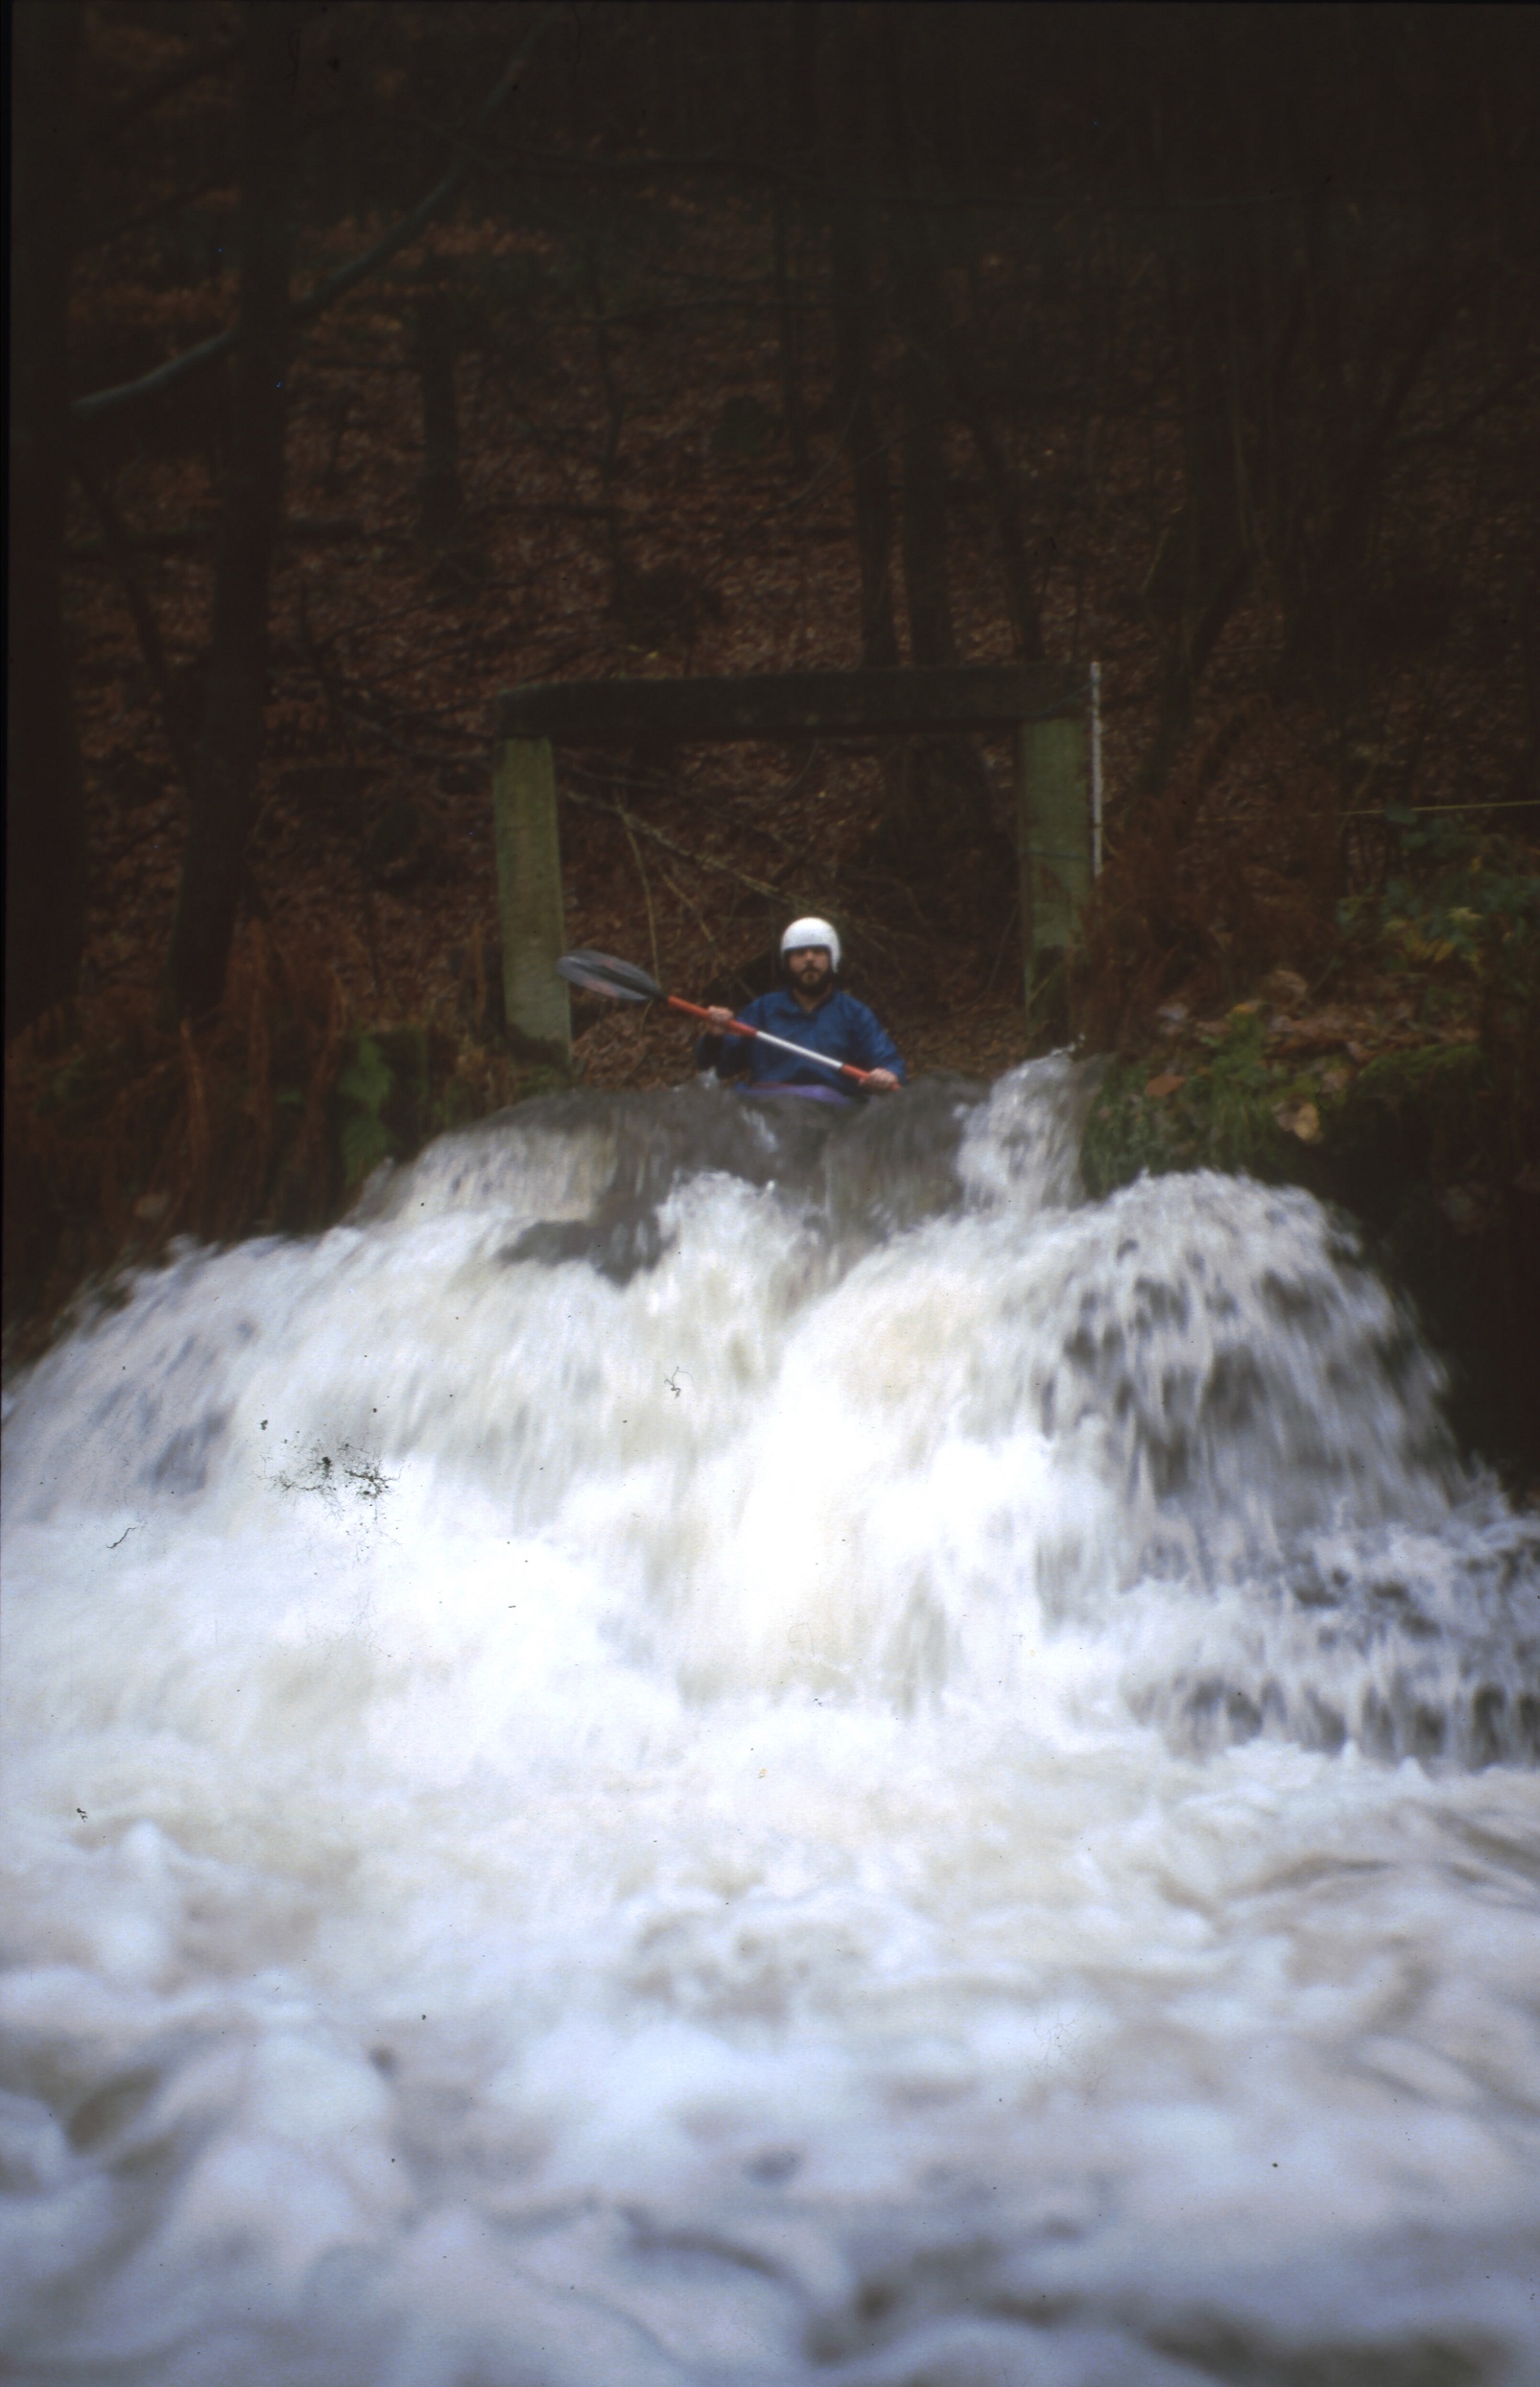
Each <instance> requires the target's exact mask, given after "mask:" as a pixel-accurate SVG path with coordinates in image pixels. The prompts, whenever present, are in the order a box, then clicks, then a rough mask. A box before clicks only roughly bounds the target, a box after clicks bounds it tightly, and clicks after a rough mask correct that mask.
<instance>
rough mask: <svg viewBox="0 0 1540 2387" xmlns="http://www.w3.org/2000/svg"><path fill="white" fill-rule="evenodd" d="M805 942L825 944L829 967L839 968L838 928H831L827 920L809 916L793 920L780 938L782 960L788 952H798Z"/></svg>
mask: <svg viewBox="0 0 1540 2387" xmlns="http://www.w3.org/2000/svg"><path fill="white" fill-rule="evenodd" d="M805 944H821V945H826V946H827V948H828V953H829V967H830V968H831V969H833V970H838V969H839V967H840V933H839V931H838V929H834V928H831V927H830V926H829V923H828V921H827V920H817V919H811V918H809V919H804V920H794V921H793V922H792V925H791V927H790V928H789V929H788V930H787V931H786V934H785V935H784V936H783V937H782V939H781V959H782V961H783V962H784V961H785V959H786V957H787V955H788V954H789V953H795V952H798V951H799V950H800V949H801V947H802V946H803V945H805Z"/></svg>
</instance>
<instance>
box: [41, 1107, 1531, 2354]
mask: <svg viewBox="0 0 1540 2387" xmlns="http://www.w3.org/2000/svg"><path fill="white" fill-rule="evenodd" d="M1088 1090H1089V1088H1088V1081H1087V1079H1086V1078H1085V1076H1084V1075H1083V1073H1081V1072H1078V1070H1077V1069H1076V1068H1074V1067H1073V1066H1072V1065H1071V1064H1069V1063H1068V1062H1063V1061H1053V1062H1036V1063H1031V1064H1029V1065H1028V1066H1027V1067H1025V1068H1023V1069H1019V1070H1016V1071H1014V1072H1013V1073H1011V1074H1010V1075H1009V1076H1008V1077H1007V1078H1005V1079H1003V1080H1002V1081H1001V1082H1000V1083H999V1084H998V1085H997V1086H994V1087H992V1088H985V1087H979V1086H967V1085H964V1084H961V1083H960V1082H945V1081H930V1082H925V1083H922V1084H921V1085H920V1086H917V1087H915V1088H914V1089H912V1091H911V1092H910V1093H908V1094H905V1095H904V1096H902V1097H898V1098H894V1099H893V1100H892V1101H890V1102H888V1103H887V1104H885V1105H881V1106H873V1107H872V1109H871V1110H869V1111H867V1112H865V1114H862V1115H858V1116H849V1117H844V1116H837V1117H834V1118H832V1119H831V1115H830V1113H829V1112H828V1111H827V1110H823V1109H822V1108H821V1107H818V1106H812V1105H809V1106H805V1107H804V1106H800V1105H797V1104H796V1103H794V1102H792V1101H788V1102H784V1103H782V1104H781V1105H779V1106H770V1105H769V1104H760V1105H756V1104H751V1103H748V1102H746V1101H743V1100H740V1099H739V1098H737V1097H735V1096H732V1095H728V1094H725V1093H720V1092H709V1091H706V1090H704V1089H698V1088H696V1087H691V1088H689V1089H687V1090H683V1091H681V1092H679V1093H677V1094H672V1095H658V1096H648V1097H631V1098H625V1099H610V1100H606V1099H604V1098H600V1097H594V1096H580V1095H572V1096H565V1097H561V1098H559V1099H557V1100H555V1101H552V1102H549V1103H545V1104H532V1105H530V1106H528V1107H526V1108H525V1109H524V1110H520V1111H518V1112H516V1113H510V1114H508V1115H506V1116H505V1117H504V1118H502V1119H500V1120H497V1121H493V1122H490V1123H488V1124H487V1125H486V1127H484V1128H482V1129H480V1130H477V1131H475V1132H472V1133H469V1134H462V1135H458V1136H453V1137H447V1138H445V1139H443V1140H442V1141H441V1142H439V1143H438V1144H437V1145H435V1146H434V1147H433V1148H432V1149H431V1150H430V1151H428V1152H427V1153H425V1154H424V1155H423V1156H422V1158H420V1159H419V1160H418V1161H416V1162H415V1164H414V1165H413V1166H412V1167H410V1168H407V1169H404V1170H401V1171H399V1172H397V1174H396V1175H395V1176H394V1177H393V1178H391V1179H390V1180H389V1182H382V1183H379V1184H377V1185H376V1186H375V1187H373V1188H372V1189H371V1192H370V1195H369V1197H368V1199H367V1203H366V1204H365V1205H363V1206H362V1207H361V1209H360V1211H359V1212H358V1213H357V1214H356V1215H355V1218H354V1219H353V1220H352V1221H351V1222H350V1223H349V1224H347V1225H346V1226H344V1227H341V1228H338V1229H335V1230H334V1231H333V1232H332V1233H330V1234H328V1235H326V1236H324V1237H323V1238H321V1239H320V1241H318V1242H314V1243H310V1244H290V1243H281V1242H260V1243H251V1244H248V1245H245V1246H243V1247H241V1248H239V1249H237V1250H234V1251H230V1252H226V1253H218V1254H214V1253H202V1252H197V1251H187V1252H185V1253H183V1254H182V1255H181V1256H180V1257H179V1258H178V1259H177V1261H176V1262H175V1264H174V1265H172V1266H170V1267H169V1268H166V1269H164V1270H162V1271H160V1272H158V1273H155V1274H152V1275H147V1276H145V1277H141V1278H140V1279H139V1280H138V1281H137V1283H136V1284H135V1285H134V1286H133V1288H132V1291H131V1298H130V1300H129V1301H127V1303H126V1304H125V1305H124V1306H122V1307H121V1308H119V1309H117V1310H115V1311H109V1312H105V1313H104V1314H102V1315H101V1316H100V1317H99V1318H97V1319H96V1320H95V1321H94V1323H92V1324H90V1325H88V1326H86V1327H84V1328H83V1329H82V1330H81V1331H79V1332H77V1333H76V1334H75V1335H74V1336H73V1337H72V1338H71V1339H70V1340H68V1341H67V1342H65V1343H63V1344H62V1345H61V1346H60V1347H59V1349H56V1350H55V1351H54V1352H53V1353H52V1354H51V1355H50V1356H49V1357H48V1358H47V1359H46V1360H45V1361H44V1362H42V1363H41V1364H40V1365H39V1366H38V1367H37V1368H36V1370H34V1371H33V1372H32V1373H31V1374H30V1376H28V1377H27V1378H26V1379H25V1380H23V1381H21V1382H20V1383H18V1384H17V1385H16V1386H14V1387H13V1388H12V1396H11V1400H10V1407H9V1414H8V1419H7V1426H6V1495H7V1497H6V1617H5V1623H6V1644H5V1678H4V1691H5V1768H6V1772H5V1806H6V1819H7V1820H6V1852H7V1859H8V1874H7V1882H6V1888H5V1894H4V1896H5V1913H4V1920H5V1936H6V1944H7V1956H8V1959H9V1962H10V1966H11V1969H10V1970H9V1972H8V1973H7V1974H6V1975H5V1977H4V1979H3V1980H0V2034H3V2040H4V2071H3V2081H4V2086H3V2089H0V2157H3V2160H4V2165H5V2171H6V2179H7V2189H8V2194H7V2200H6V2205H5V2210H4V2218H3V2221H0V2345H3V2347H4V2350H5V2352H6V2355H7V2356H8V2357H9V2368H7V2369H6V2375H7V2376H8V2377H10V2378H13V2379H19V2380H23V2381H28V2382H35V2383H36V2387H43V2382H44V2381H46V2382H48V2387H115V2383H117V2382H123V2383H124V2387H128V2383H129V2382H132V2387H152V2383H153V2387H161V2382H168V2383H174V2387H280V2383H281V2387H675V2383H683V2382H692V2383H700V2387H703V2383H705V2382H711V2383H712V2387H729V2383H730V2382H739V2381H741V2382H744V2383H745V2387H794V2382H799V2381H806V2380H810V2379H817V2380H825V2381H829V2382H832V2383H834V2387H856V2383H857V2382H860V2387H985V2382H988V2387H996V2383H997V2382H1000V2383H1009V2382H1018V2381H1020V2382H1023V2383H1025V2382H1052V2383H1053V2387H1145V2383H1146V2382H1153V2383H1155V2387H1158V2383H1159V2382H1169V2383H1170V2387H1177V2383H1178V2382H1181V2381H1184V2380H1185V2381H1189V2382H1196V2381H1198V2380H1214V2379H1223V2380H1236V2381H1241V2380H1245V2381H1257V2382H1267V2383H1268V2387H1272V2383H1277V2387H1306V2382H1315V2381H1319V2380H1328V2379H1329V2380H1331V2381H1334V2382H1341V2383H1342V2387H1346V2383H1347V2382H1349V2381H1359V2380H1364V2381H1368V2380H1372V2381H1374V2382H1376V2387H1392V2382H1402V2381H1404V2382H1406V2383H1407V2387H1433V2382H1434V2381H1438V2382H1446V2381H1447V2382H1460V2383H1461V2387H1463V2382H1468V2381H1478V2380H1483V2381H1484V2380H1490V2381H1493V2382H1499V2381H1501V2382H1504V2387H1506V2383H1507V2382H1513V2381H1520V2380H1534V2379H1536V2378H1540V2303H1536V2289H1535V2280H1536V2277H1537V2273H1540V2257H1537V2253H1536V2250H1537V2247H1540V2118H1537V2117H1540V1917H1537V1895H1536V1893H1537V1882H1540V1795H1537V1791H1540V1773H1537V1772H1536V1771H1535V1760H1536V1757H1537V1755H1540V1540H1537V1536H1536V1532H1535V1528H1534V1525H1533V1523H1532V1521H1527V1520H1525V1519H1524V1518H1522V1517H1518V1516H1514V1515H1512V1514H1511V1513H1509V1511H1508V1510H1507V1509H1506V1508H1505V1507H1504V1504H1503V1502H1502V1501H1501V1499H1500V1498H1499V1497H1498V1496H1497V1494H1496V1493H1495V1492H1493V1491H1492V1490H1491V1489H1490V1488H1489V1487H1486V1488H1483V1487H1482V1486H1481V1485H1480V1484H1478V1483H1475V1482H1473V1481H1472V1480H1470V1479H1469V1478H1468V1477H1467V1476H1466V1475H1464V1474H1463V1473H1462V1471H1461V1469H1460V1468H1459V1467H1458V1465H1457V1461H1456V1457H1455V1454H1454V1451H1453V1449H1452V1448H1451V1446H1450V1444H1449V1442H1448V1440H1447V1437H1446V1435H1445V1433H1444V1430H1443V1427H1442V1424H1441V1422H1440V1411H1439V1404H1438V1395H1439V1381H1438V1376H1437V1372H1436V1370H1435V1368H1434V1366H1433V1363H1432V1362H1431V1361H1430V1360H1429V1358H1428V1357H1427V1355H1426V1354H1425V1353H1424V1351H1423V1350H1422V1349H1421V1348H1420V1346H1419V1344H1418V1342H1417V1339H1416V1336H1415V1333H1414V1331H1413V1329H1412V1327H1411V1325H1410V1323H1409V1321H1408V1320H1407V1318H1406V1317H1405V1315H1404V1314H1403V1313H1402V1312H1401V1311H1400V1309H1399V1308H1398V1307H1397V1305H1396V1303H1395V1301H1393V1299H1392V1298H1391V1296H1390V1295H1389V1294H1388V1293H1387V1292H1386V1288H1385V1287H1384V1286H1383V1285H1382V1284H1381V1283H1380V1281H1379V1280H1378V1279H1377V1278H1376V1277H1374V1275H1373V1274H1372V1273H1371V1272H1370V1271H1368V1270H1367V1269H1366V1268H1365V1267H1364V1265H1363V1264H1362V1258H1361V1256H1360V1254H1359V1253H1358V1252H1357V1250H1356V1249H1355V1247H1354V1245H1353V1242H1352V1239H1351V1237H1350V1236H1349V1235H1348V1234H1347V1233H1346V1232H1345V1230H1344V1229H1342V1228H1341V1227H1340V1225H1339V1223H1337V1222H1334V1221H1333V1220H1331V1219H1329V1218H1328V1217H1327V1216H1326V1214H1325V1213H1324V1212H1322V1211H1321V1210H1320V1209H1319V1208H1318V1207H1317V1206H1316V1205H1315V1204H1314V1203H1313V1202H1312V1201H1311V1200H1310V1199H1309V1198H1308V1197H1306V1196H1305V1195H1303V1194H1300V1193H1296V1192H1287V1191H1282V1192H1280V1191H1275V1190H1271V1189H1268V1188H1265V1187H1262V1186H1258V1185H1255V1184H1252V1183H1249V1182H1240V1181H1232V1180H1227V1179H1221V1178H1217V1177H1193V1178H1168V1179H1165V1180H1162V1181H1159V1182H1148V1181H1145V1182H1140V1183H1138V1184H1136V1185H1133V1186H1131V1187H1129V1188H1127V1189H1126V1190H1125V1191H1124V1192H1123V1193H1121V1194H1118V1195H1116V1196H1114V1197H1113V1198H1112V1199H1111V1200H1109V1201H1106V1202H1104V1203H1101V1204H1096V1205H1093V1204H1087V1203H1085V1202H1084V1201H1083V1199H1082V1197H1081V1195H1080V1191H1079V1186H1078V1165H1077V1152H1078V1134H1079V1126H1080V1122H1081V1118H1082V1115H1083V1110H1084V1105H1085V1102H1086V1099H1087V1095H1088Z"/></svg>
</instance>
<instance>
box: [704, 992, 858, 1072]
mask: <svg viewBox="0 0 1540 2387" xmlns="http://www.w3.org/2000/svg"><path fill="white" fill-rule="evenodd" d="M663 1000H664V1001H665V1003H667V1005H668V1007H669V1009H670V1011H671V1012H688V1013H689V1014H690V1017H691V1018H692V1019H704V1020H707V1021H709V1020H710V1017H711V1014H710V1013H709V1012H707V1011H702V1010H701V1008H700V1006H699V1003H687V1002H686V1001H685V1000H684V997H683V996H682V995H680V994H666V995H665V996H664V997H663ZM720 1033H721V1034H722V1035H723V1036H757V1037H758V1038H759V1040H760V1042H761V1043H762V1044H773V1045H774V1046H775V1048H776V1050H777V1052H782V1053H794V1054H795V1055H796V1057H797V1059H798V1061H814V1062H817V1063H818V1065H819V1067H820V1068H823V1069H838V1071H839V1072H840V1075H841V1077H842V1078H848V1079H849V1080H850V1082H851V1084H852V1085H854V1086H869V1085H870V1084H871V1076H872V1073H871V1071H870V1070H869V1069H858V1068H857V1067H856V1065H855V1062H852V1061H831V1060H830V1058H829V1056H828V1054H827V1053H813V1052H809V1050H808V1048H807V1046H806V1045H805V1044H788V1042H787V1040H786V1038H785V1037H784V1036H771V1034H770V1030H769V1029H768V1028H751V1027H750V1026H749V1025H748V1022H747V1021H746V1019H735V1020H734V1021H733V1023H732V1026H731V1027H730V1028H723V1030H721V1032H720Z"/></svg>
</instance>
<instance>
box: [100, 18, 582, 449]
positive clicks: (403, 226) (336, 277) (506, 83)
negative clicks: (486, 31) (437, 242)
mask: <svg viewBox="0 0 1540 2387" xmlns="http://www.w3.org/2000/svg"><path fill="white" fill-rule="evenodd" d="M561 13H562V11H561V8H560V7H559V5H556V4H555V0H553V5H552V6H551V7H550V8H547V9H545V10H543V11H542V12H541V13H540V15H539V16H538V18H537V19H536V20H535V23H534V26H533V31H532V32H531V33H530V35H529V36H528V37H527V38H526V39H525V40H524V41H523V42H521V44H520V45H519V47H518V49H517V50H515V52H514V53H513V56H512V57H511V58H510V59H509V62H508V64H507V66H506V67H505V68H504V70H503V73H502V75H501V77H500V78H499V80H498V82H497V84H495V86H494V87H493V89H492V90H491V91H490V92H489V93H488V94H487V96H486V99H485V100H484V101H483V103H482V105H481V107H479V108H478V109H477V111H476V114H475V117H474V118H473V120H472V122H471V126H470V129H469V131H468V132H467V134H466V137H465V139H464V141H463V142H462V145H461V150H460V155H459V156H458V157H457V158H456V159H455V162H454V164H453V165H452V166H451V167H450V169H449V172H448V173H447V174H446V175H445V176H444V178H443V179H442V180H441V181H439V182H437V183H435V185H434V187H433V189H432V190H431V191H429V192H428V193H427V195H426V196H425V197H424V198H422V199H419V200H418V202H417V203H416V205H415V207H413V208H411V209H410V210H409V211H408V213H407V214H406V215H404V216H402V217H401V218H400V220H399V221H398V222H397V223H395V224H392V225H391V227H390V229H389V230H388V231H385V232H382V233H381V235H380V237H379V239H378V240H377V241H374V242H372V243H371V244H370V246H369V247H368V248H367V249H365V250H362V251H360V252H359V254H358V255H357V256H356V257H351V258H349V260H348V262H347V263H346V264H345V265H342V266H339V267H338V269H337V271H336V273H335V274H329V275H327V276H326V279H325V280H324V281H323V282H318V283H317V285H316V287H315V289H314V290H311V291H307V293H306V294H305V296H304V298H300V299H298V300H296V304H295V306H294V308H293V310H292V315H293V321H294V322H295V323H296V325H299V324H303V323H311V322H315V320H316V318H317V316H319V315H321V314H324V312H325V310H326V309H327V307H329V306H332V305H334V304H335V302H336V301H337V300H338V299H339V298H344V296H345V295H346V293H347V292H348V291H350V290H352V289H353V288H354V287H355V286H356V285H357V284H358V283H359V282H361V281H363V280H364V279H365V278H366V276H367V275H370V274H374V273H377V272H378V270H379V268H380V267H381V266H382V265H387V264H389V263H390V260H391V258H392V257H393V256H395V255H396V254H397V253H398V251H401V250H403V249H405V248H408V247H409V246H410V245H411V243H412V242H413V241H415V239H416V237H417V235H418V234H419V232H422V231H424V230H425V229H426V228H427V227H428V225H429V224H430V223H431V222H432V220H433V218H434V217H435V216H436V215H437V214H438V211H439V209H440V208H441V207H442V206H443V205H444V204H445V203H446V202H448V201H449V200H451V199H452V198H453V197H454V195H455V193H456V192H457V191H458V190H459V188H460V186H461V184H462V182H463V181H464V179H465V177H466V176H467V175H468V174H469V172H470V170H471V167H472V165H473V164H474V163H475V152H474V149H473V146H472V143H473V139H474V136H475V134H476V133H478V132H480V131H482V130H483V128H484V127H485V126H486V125H487V124H489V123H490V122H491V119H492V118H493V117H494V116H495V115H496V113H497V111H498V109H499V108H500V107H502V105H503V103H504V101H505V100H506V99H507V98H508V96H509V92H510V91H511V90H512V88H513V85H514V84H515V83H516V82H517V81H518V78H519V73H520V70H521V69H522V68H523V66H524V65H525V64H526V62H527V61H528V60H529V58H530V56H531V54H532V53H533V49H534V47H535V44H536V43H537V42H538V41H540V40H541V39H542V38H543V37H544V36H545V35H546V33H547V32H549V30H550V28H551V27H552V26H553V25H554V24H555V23H556V21H557V18H558V17H559V16H560V15H561ZM234 346H235V326H234V325H233V324H231V325H230V327H229V329H228V330H227V331H222V332H217V333H216V334H215V335H214V337H213V339H211V340H203V341H201V342H200V343H199V345H198V346H197V347H196V348H187V349H185V350H184V351H183V353H182V354H181V355H180V356H173V357H169V358H168V359H167V361H166V363H165V364H164V365H157V366H156V367H155V370H154V372H149V373H144V374H142V375H141V376H140V378H139V379H138V380H137V381H124V382H120V383H119V384H118V385H117V387H116V388H115V389H111V390H96V391H93V392H92V394H91V395H90V396H89V397H82V398H77V399H76V400H75V403H74V404H73V406H72V407H71V408H70V418H71V420H72V421H74V422H78V423H85V422H95V421H97V420H98V419H99V418H100V417H101V416H103V415H112V414H116V413H118V412H119V410H120V409H121V408H123V407H125V406H137V405H139V404H140V403H141V402H142V401H143V400H144V399H146V398H153V397H159V396H160V395H161V394H163V393H164V392H165V391H167V390H170V389H174V388H175V387H176V385H177V383H178V381H182V380H184V379H185V378H186V376H187V375H188V374H189V373H194V372H198V371H199V370H201V368H202V367H203V366H205V365H212V364H213V363H214V362H215V361H216V359H217V358H219V357H222V356H225V355H227V354H228V352H229V350H230V349H231V348H233V347H234Z"/></svg>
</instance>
